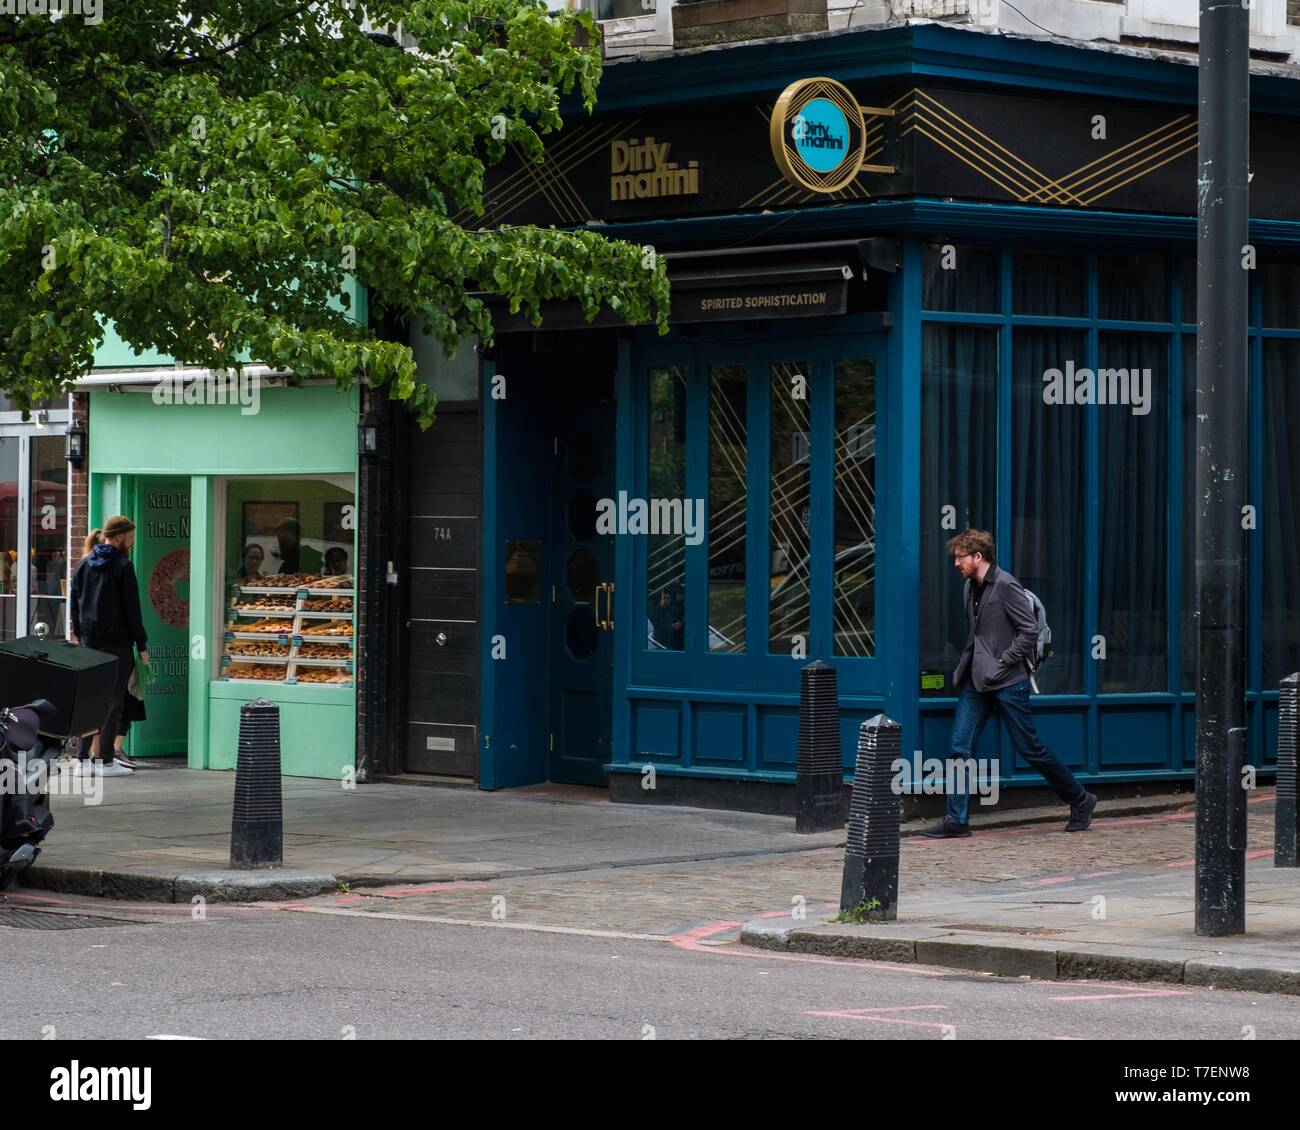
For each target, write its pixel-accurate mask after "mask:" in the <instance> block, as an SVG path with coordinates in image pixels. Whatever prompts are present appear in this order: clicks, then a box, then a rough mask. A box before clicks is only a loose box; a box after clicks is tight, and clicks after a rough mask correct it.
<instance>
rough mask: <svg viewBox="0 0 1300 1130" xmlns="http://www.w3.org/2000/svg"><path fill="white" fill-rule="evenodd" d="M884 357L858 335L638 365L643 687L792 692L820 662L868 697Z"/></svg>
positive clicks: (646, 357)
mask: <svg viewBox="0 0 1300 1130" xmlns="http://www.w3.org/2000/svg"><path fill="white" fill-rule="evenodd" d="M883 355H884V354H883V341H877V340H876V339H873V338H871V337H870V336H868V335H862V336H855V337H847V336H845V337H821V338H805V339H795V340H784V339H763V338H755V337H749V338H746V339H740V340H737V341H727V342H723V341H718V342H712V343H701V344H690V345H684V346H680V347H678V348H675V349H674V348H662V347H658V348H656V347H650V348H648V349H646V350H645V351H644V352H642V353H639V354H638V355H637V356H636V360H635V362H634V368H635V372H634V387H635V396H636V400H637V410H636V450H635V455H634V462H635V467H634V472H635V478H634V483H635V488H634V490H633V491H632V495H633V497H632V498H631V499H630V500H629V503H628V507H629V520H628V523H627V525H628V529H627V531H626V532H628V533H636V532H643V533H644V534H645V535H646V536H644V537H641V538H636V539H633V553H632V560H633V568H634V575H635V582H634V584H635V596H634V600H633V605H632V607H633V609H634V610H635V611H636V612H637V613H638V614H639V617H640V620H641V623H642V624H643V625H644V627H643V628H642V629H641V630H640V631H639V632H638V633H637V638H636V640H635V641H634V643H633V646H632V664H631V669H632V681H633V683H634V684H635V685H639V686H657V687H662V688H668V687H681V688H687V687H708V688H711V689H712V690H716V691H727V690H734V691H737V692H748V691H755V692H770V693H786V692H789V691H790V690H791V688H792V687H795V688H797V678H798V674H797V673H798V669H799V667H801V666H802V665H803V664H804V663H807V662H810V661H811V660H813V659H823V660H825V661H826V662H828V663H832V664H834V665H836V666H838V667H840V668H841V669H842V673H841V680H843V679H844V678H845V675H844V673H843V669H844V668H845V667H846V666H847V667H849V668H851V669H852V670H853V671H854V672H856V674H857V676H858V677H857V678H855V682H857V683H858V684H859V685H864V684H869V683H870V682H871V679H872V678H873V675H872V672H873V671H874V668H875V660H876V656H877V654H878V645H877V621H876V607H877V596H878V578H877V570H876V545H877V537H876V530H877V512H876V496H877V489H878V482H877V458H876V453H877V444H876V438H877V429H876V406H877V376H878V373H880V372H883V364H882V363H881V361H880V359H881V358H883ZM638 508H643V512H644V515H645V520H644V526H643V527H639V526H637V525H636V512H637V509H638Z"/></svg>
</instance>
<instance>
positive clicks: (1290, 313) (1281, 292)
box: [1255, 262, 1300, 329]
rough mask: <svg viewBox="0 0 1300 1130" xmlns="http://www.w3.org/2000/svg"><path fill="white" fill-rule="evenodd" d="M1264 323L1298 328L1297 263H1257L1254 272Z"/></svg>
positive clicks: (1299, 272) (1299, 276) (1299, 279)
mask: <svg viewBox="0 0 1300 1130" xmlns="http://www.w3.org/2000/svg"><path fill="white" fill-rule="evenodd" d="M1255 274H1256V278H1257V285H1258V286H1259V288H1260V306H1261V308H1262V310H1261V314H1262V318H1263V322H1264V325H1265V326H1268V327H1270V328H1277V329H1297V328H1300V265H1297V264H1295V263H1277V262H1273V263H1267V262H1265V263H1261V264H1260V265H1259V270H1258V271H1257V272H1255Z"/></svg>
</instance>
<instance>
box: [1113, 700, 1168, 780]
mask: <svg viewBox="0 0 1300 1130" xmlns="http://www.w3.org/2000/svg"><path fill="white" fill-rule="evenodd" d="M1100 713H1101V747H1100V755H1101V761H1100V768H1101V770H1102V772H1105V771H1106V770H1107V769H1114V768H1125V769H1133V768H1138V767H1140V768H1143V769H1164V768H1166V767H1167V766H1168V764H1169V737H1168V735H1169V711H1168V708H1167V707H1152V708H1148V709H1145V710H1138V709H1120V708H1116V707H1108V706H1106V705H1105V704H1104V703H1103V705H1102V706H1101V710H1100Z"/></svg>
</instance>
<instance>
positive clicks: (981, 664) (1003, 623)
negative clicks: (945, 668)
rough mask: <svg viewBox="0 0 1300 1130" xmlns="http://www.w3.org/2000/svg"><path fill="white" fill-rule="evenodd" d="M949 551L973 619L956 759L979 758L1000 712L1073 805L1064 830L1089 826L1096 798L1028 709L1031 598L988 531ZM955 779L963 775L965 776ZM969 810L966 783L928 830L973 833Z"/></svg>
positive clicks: (1019, 745) (963, 664)
mask: <svg viewBox="0 0 1300 1130" xmlns="http://www.w3.org/2000/svg"><path fill="white" fill-rule="evenodd" d="M948 552H949V553H951V554H952V556H953V563H954V564H955V565H956V567H957V570H958V572H960V573H961V575H962V576H963V577H965V578H966V619H967V620H968V621H969V623H970V636H969V638H968V639H967V641H966V649H965V651H963V652H962V654H961V659H959V660H958V661H957V669H956V670H955V671H954V672H953V676H952V679H953V685H954V686H955V687H957V689H958V698H957V714H956V717H955V718H954V719H953V724H952V754H951V756H952V759H953V760H954V761H957V760H961V759H965V758H970V757H974V756H975V749H976V747H977V746H978V745H979V740H980V733H981V732H982V731H983V729H984V724H985V723H986V722H987V721H988V720H989V717H990V715H992V713H993V712H994V710H996V711H997V712H998V713H999V714H1000V715H1001V716H1002V721H1003V722H1005V723H1006V727H1007V732H1008V733H1009V734H1010V735H1011V744H1012V745H1013V746H1014V747H1015V750H1016V752H1017V753H1018V754H1020V756H1021V757H1022V758H1024V760H1025V761H1027V762H1028V763H1029V764H1030V765H1032V766H1033V767H1034V768H1035V769H1037V770H1038V771H1039V772H1040V773H1041V774H1042V775H1043V776H1044V777H1045V778H1046V779H1047V783H1048V784H1049V785H1051V786H1052V789H1053V790H1054V791H1055V792H1056V795H1057V796H1058V797H1060V798H1061V800H1062V802H1064V803H1065V804H1068V805H1069V806H1070V820H1069V823H1067V824H1066V825H1065V830H1066V831H1067V832H1084V831H1087V829H1088V827H1089V826H1090V825H1091V824H1092V812H1093V809H1095V808H1096V807H1097V798H1096V797H1095V796H1094V795H1093V794H1092V793H1090V792H1088V791H1087V790H1086V789H1085V788H1084V787H1083V786H1082V785H1081V784H1079V782H1078V781H1076V780H1075V778H1074V774H1073V773H1071V772H1070V770H1069V769H1068V768H1067V767H1066V766H1065V765H1064V764H1062V762H1061V760H1060V759H1059V758H1058V757H1057V756H1056V754H1054V753H1053V752H1052V751H1051V750H1050V749H1048V748H1047V747H1046V746H1045V745H1043V743H1042V741H1041V740H1040V739H1039V737H1038V731H1037V729H1035V727H1034V719H1033V716H1032V714H1031V713H1030V709H1029V666H1028V664H1027V660H1028V658H1029V657H1030V656H1031V655H1033V653H1034V649H1035V647H1036V646H1037V642H1038V619H1037V617H1036V616H1035V615H1034V612H1033V610H1032V609H1031V607H1030V604H1029V598H1028V597H1027V596H1025V590H1024V589H1023V588H1021V587H1020V582H1019V581H1017V580H1016V579H1015V577H1013V576H1012V575H1011V574H1010V573H1008V572H1006V571H1005V570H1002V569H999V568H998V567H997V565H996V564H995V563H994V556H995V554H994V546H993V536H992V535H991V534H989V533H988V532H987V531H985V530H963V531H962V532H961V533H960V534H958V535H957V536H956V537H954V538H953V539H952V540H950V541H949V542H948ZM956 776H957V778H958V779H959V780H961V779H962V778H963V775H962V774H957V775H956ZM966 779H967V780H968V779H969V778H966ZM969 812H970V796H969V795H968V793H967V791H966V790H965V788H959V789H957V790H955V791H953V792H950V793H949V794H948V810H947V814H946V815H945V816H944V818H943V820H942V822H940V823H938V824H935V825H933V826H932V827H930V828H927V829H926V830H925V834H926V835H927V836H929V837H930V838H931V839H955V838H957V837H960V836H969V835H970V819H969Z"/></svg>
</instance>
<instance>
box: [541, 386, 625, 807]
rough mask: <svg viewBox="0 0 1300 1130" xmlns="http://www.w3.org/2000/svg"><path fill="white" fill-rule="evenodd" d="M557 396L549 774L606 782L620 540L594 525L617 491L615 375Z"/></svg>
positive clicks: (563, 778) (567, 779)
mask: <svg viewBox="0 0 1300 1130" xmlns="http://www.w3.org/2000/svg"><path fill="white" fill-rule="evenodd" d="M556 397H557V401H556V410H555V413H554V420H555V431H556V436H555V448H554V451H555V475H554V480H553V481H554V488H553V499H554V501H553V504H552V507H551V511H552V535H551V539H550V542H551V547H552V551H551V552H552V557H551V571H550V572H551V578H552V581H553V582H554V586H555V589H554V600H553V603H552V614H551V726H550V735H549V746H550V750H549V755H550V767H549V773H548V776H549V778H550V779H551V780H552V781H562V782H566V783H569V784H583V785H600V784H604V782H605V771H604V768H603V767H604V766H605V765H606V764H607V763H608V762H609V761H610V758H611V751H612V725H613V702H612V696H613V663H614V638H613V637H614V627H615V624H614V611H613V596H614V587H613V580H614V537H613V535H611V534H601V533H598V532H597V529H596V526H597V505H598V503H599V502H600V500H601V499H605V498H609V497H611V496H612V495H613V494H614V490H613V483H614V399H613V379H612V374H608V373H605V374H600V373H589V374H574V375H572V376H571V377H570V378H569V379H567V380H564V381H560V382H557V386H556ZM542 677H544V674H543V673H542V672H538V678H542Z"/></svg>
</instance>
